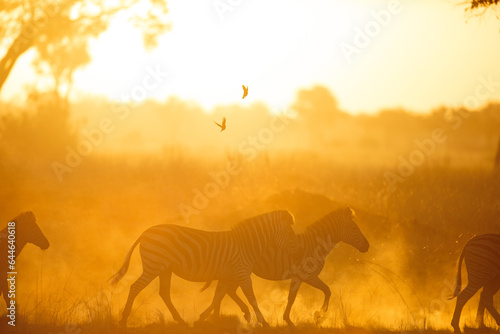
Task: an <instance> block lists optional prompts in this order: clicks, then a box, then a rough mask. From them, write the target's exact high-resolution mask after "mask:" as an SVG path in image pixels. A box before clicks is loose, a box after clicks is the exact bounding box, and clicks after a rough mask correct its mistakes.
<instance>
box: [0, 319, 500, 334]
mask: <svg viewBox="0 0 500 334" xmlns="http://www.w3.org/2000/svg"><path fill="white" fill-rule="evenodd" d="M2 318H3V319H2V320H3V321H2V323H1V324H0V333H17V334H165V333H172V334H285V333H287V334H288V333H290V334H444V333H451V331H450V330H434V329H425V330H423V329H407V330H405V329H402V330H388V329H383V328H363V327H354V326H347V327H343V328H328V327H318V326H315V325H314V324H300V325H297V326H295V327H289V326H276V327H274V326H273V327H261V326H251V325H248V324H245V323H241V322H240V320H239V319H238V318H237V317H235V316H223V317H221V318H220V319H218V320H213V319H212V320H208V321H205V322H202V323H195V324H193V325H179V324H177V323H173V322H168V323H162V322H158V323H154V324H148V325H145V326H142V327H122V326H119V325H117V324H116V323H114V322H99V323H84V324H64V325H34V324H30V323H27V322H24V321H23V319H19V320H18V321H16V326H15V327H12V326H9V325H7V323H6V321H5V316H4V317H2ZM496 333H499V332H498V331H497V330H494V329H491V328H483V329H476V328H467V327H466V328H464V334H496Z"/></svg>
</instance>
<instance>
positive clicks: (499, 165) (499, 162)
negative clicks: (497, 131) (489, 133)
mask: <svg viewBox="0 0 500 334" xmlns="http://www.w3.org/2000/svg"><path fill="white" fill-rule="evenodd" d="M494 171H495V174H496V175H497V176H500V138H499V139H498V147H497V156H496V157H495V167H494Z"/></svg>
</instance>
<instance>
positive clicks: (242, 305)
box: [214, 286, 251, 322]
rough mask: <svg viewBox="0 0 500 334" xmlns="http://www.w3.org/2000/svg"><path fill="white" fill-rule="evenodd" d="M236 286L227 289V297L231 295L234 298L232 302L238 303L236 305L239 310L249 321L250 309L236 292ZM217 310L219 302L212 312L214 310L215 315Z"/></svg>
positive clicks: (217, 312)
mask: <svg viewBox="0 0 500 334" xmlns="http://www.w3.org/2000/svg"><path fill="white" fill-rule="evenodd" d="M237 288H238V287H237V286H235V288H234V289H229V290H228V291H227V294H228V295H229V297H231V298H232V299H233V300H234V302H235V303H236V304H238V306H239V307H240V309H241V311H242V312H243V313H244V316H245V320H246V321H247V322H250V320H251V315H250V309H249V308H248V306H247V304H245V302H244V301H243V300H242V299H241V298H240V297H239V296H238V295H237V294H236V289H237ZM219 311H220V304H219V305H218V306H217V307H216V308H214V312H215V314H216V315H218V314H219Z"/></svg>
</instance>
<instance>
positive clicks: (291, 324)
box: [285, 319, 295, 327]
mask: <svg viewBox="0 0 500 334" xmlns="http://www.w3.org/2000/svg"><path fill="white" fill-rule="evenodd" d="M285 322H286V324H287V325H288V326H289V327H295V324H294V323H293V322H292V320H290V319H285Z"/></svg>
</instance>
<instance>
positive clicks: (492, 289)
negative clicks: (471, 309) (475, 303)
mask: <svg viewBox="0 0 500 334" xmlns="http://www.w3.org/2000/svg"><path fill="white" fill-rule="evenodd" d="M499 289H500V276H497V277H495V278H493V279H492V280H491V281H489V282H488V283H487V284H485V285H484V287H483V291H482V292H481V299H480V300H479V307H478V309H477V318H476V322H477V323H478V325H479V326H481V327H484V319H483V317H484V309H485V308H486V309H487V310H488V312H490V314H491V316H492V317H493V319H495V321H496V323H497V325H499V326H500V314H498V311H497V310H496V309H495V306H494V305H493V296H494V295H495V294H496V293H497V292H498V290H499Z"/></svg>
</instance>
